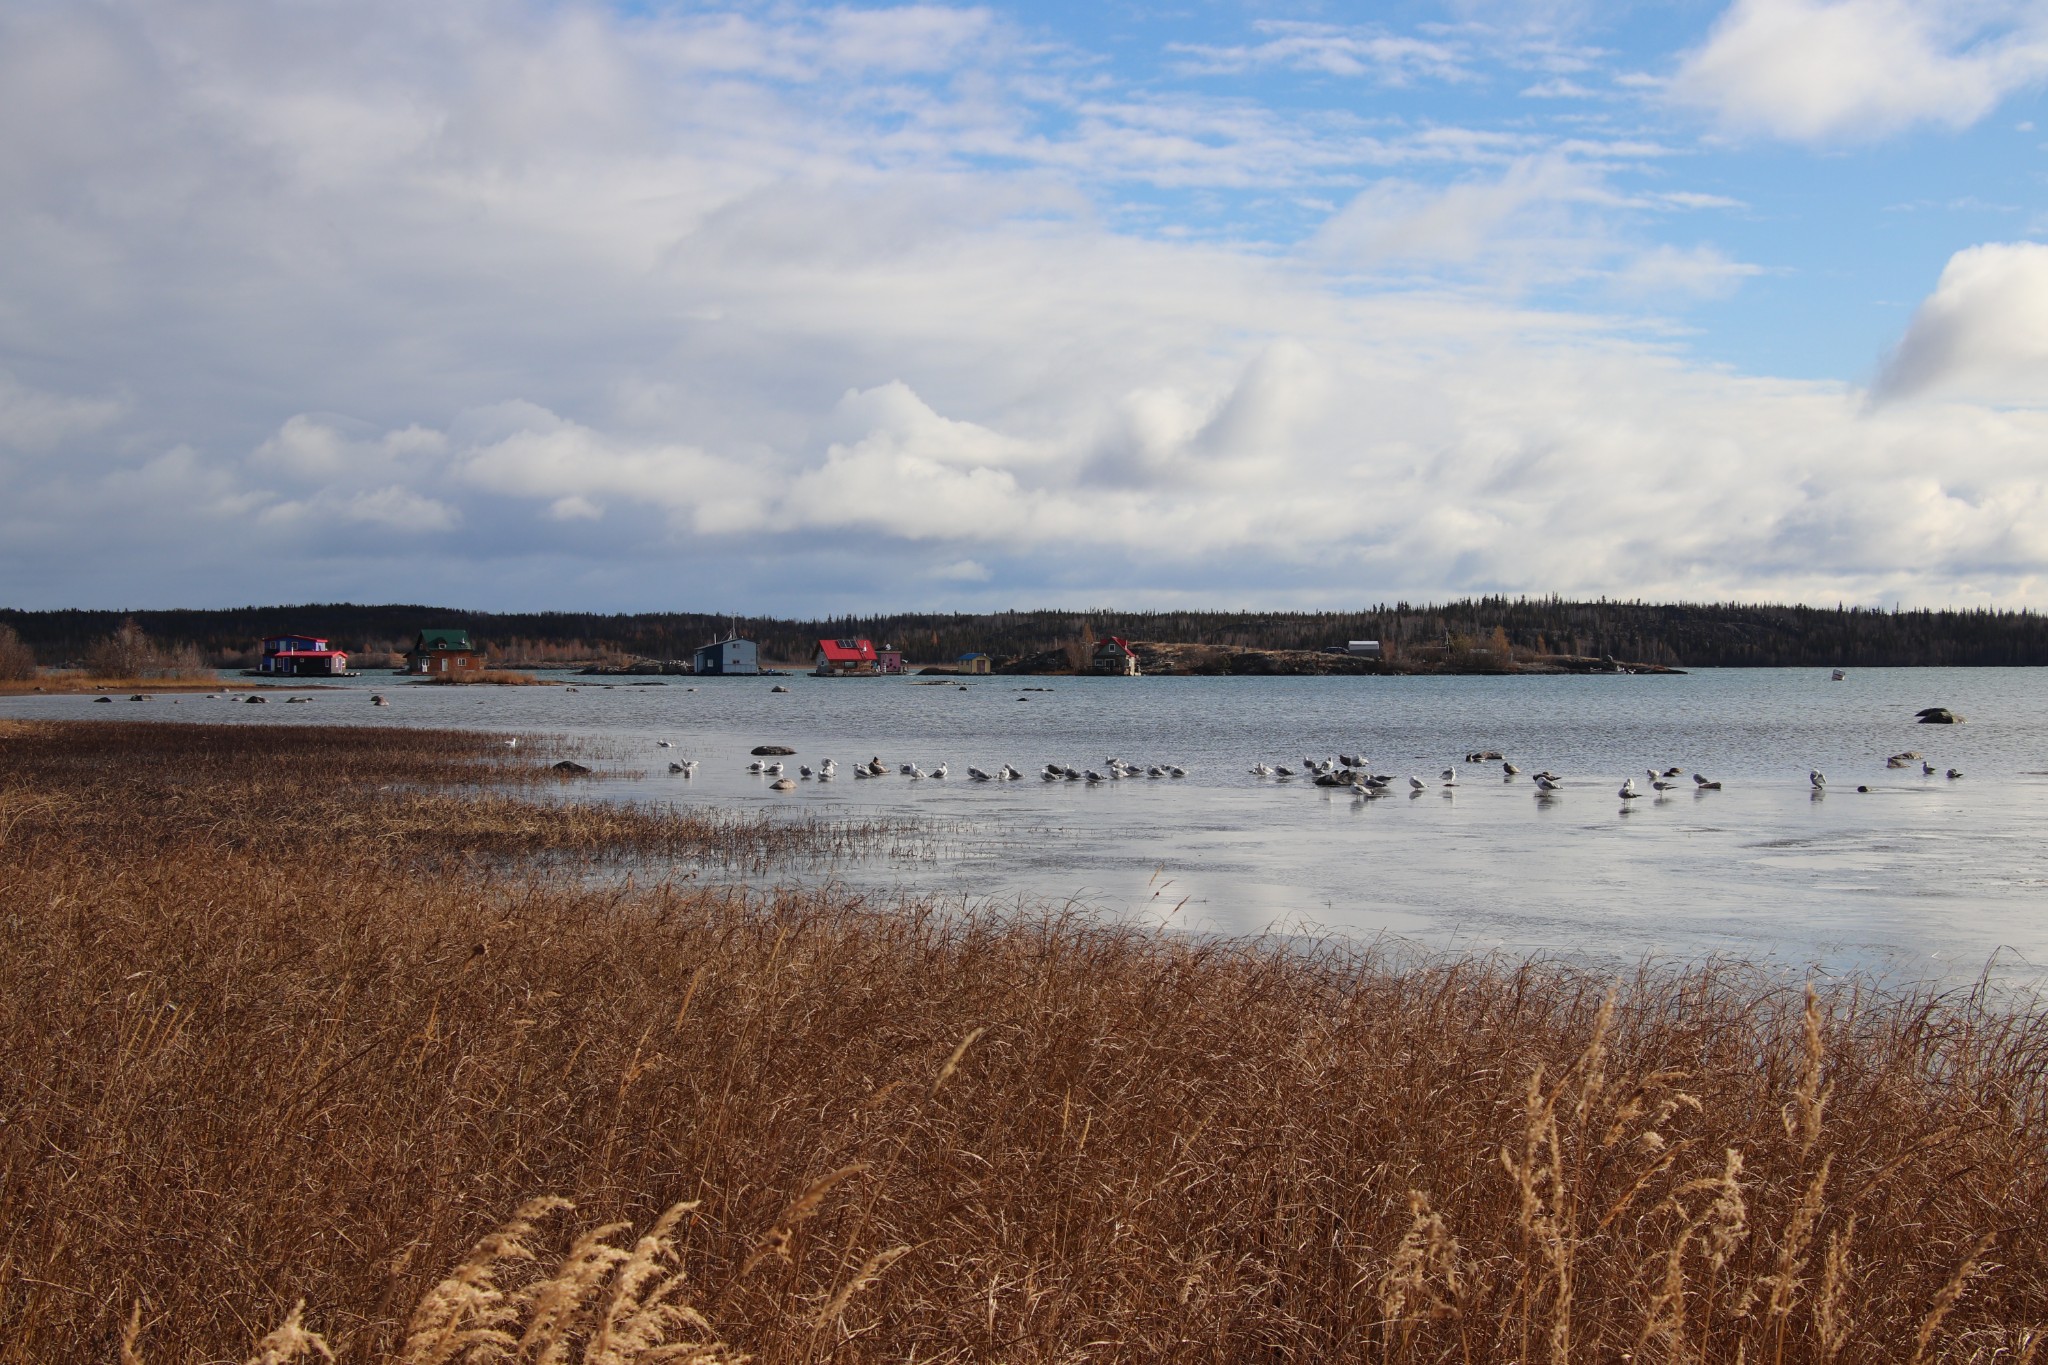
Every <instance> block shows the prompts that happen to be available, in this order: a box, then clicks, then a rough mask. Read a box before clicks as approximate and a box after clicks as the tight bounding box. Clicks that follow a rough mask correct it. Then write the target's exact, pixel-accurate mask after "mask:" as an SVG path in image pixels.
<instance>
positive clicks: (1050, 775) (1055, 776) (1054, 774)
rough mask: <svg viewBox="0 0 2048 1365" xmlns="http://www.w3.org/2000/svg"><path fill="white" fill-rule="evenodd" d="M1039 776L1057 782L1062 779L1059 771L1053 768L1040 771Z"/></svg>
mask: <svg viewBox="0 0 2048 1365" xmlns="http://www.w3.org/2000/svg"><path fill="white" fill-rule="evenodd" d="M1039 776H1040V777H1041V778H1043V779H1044V780H1045V781H1047V782H1057V781H1059V780H1060V774H1059V772H1058V771H1056V770H1055V769H1052V768H1047V769H1046V770H1045V771H1044V772H1042V773H1040V774H1039Z"/></svg>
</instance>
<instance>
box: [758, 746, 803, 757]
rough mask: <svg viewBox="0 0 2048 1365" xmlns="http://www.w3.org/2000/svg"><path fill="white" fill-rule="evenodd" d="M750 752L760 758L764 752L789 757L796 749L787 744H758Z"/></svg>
mask: <svg viewBox="0 0 2048 1365" xmlns="http://www.w3.org/2000/svg"><path fill="white" fill-rule="evenodd" d="M748 752H749V753H752V754H753V755H754V756H755V757H756V758H759V757H761V756H762V755H764V754H776V755H780V756H783V757H787V756H789V755H791V754H794V753H795V752H796V750H794V749H792V748H790V747H789V746H788V745H786V744H757V745H755V746H754V747H753V748H752V749H750V750H749V751H748Z"/></svg>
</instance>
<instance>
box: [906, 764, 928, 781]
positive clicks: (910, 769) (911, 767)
mask: <svg viewBox="0 0 2048 1365" xmlns="http://www.w3.org/2000/svg"><path fill="white" fill-rule="evenodd" d="M903 766H904V768H905V769H906V770H907V772H906V775H907V776H909V777H910V778H912V779H913V780H914V779H917V778H922V777H924V776H926V773H925V770H924V769H922V768H920V767H918V766H917V765H916V764H915V763H906V764H904V765H903Z"/></svg>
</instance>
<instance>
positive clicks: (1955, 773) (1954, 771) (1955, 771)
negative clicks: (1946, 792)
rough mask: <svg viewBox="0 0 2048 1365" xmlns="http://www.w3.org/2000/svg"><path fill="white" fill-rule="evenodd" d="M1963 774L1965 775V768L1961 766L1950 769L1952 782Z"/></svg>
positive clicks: (1949, 776)
mask: <svg viewBox="0 0 2048 1365" xmlns="http://www.w3.org/2000/svg"><path fill="white" fill-rule="evenodd" d="M1962 775H1963V770H1962V769H1961V768H1950V769H1949V770H1948V780H1949V781H1951V782H1953V781H1955V780H1956V779H1957V778H1959V777H1961V776H1962Z"/></svg>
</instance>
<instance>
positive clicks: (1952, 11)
mask: <svg viewBox="0 0 2048 1365" xmlns="http://www.w3.org/2000/svg"><path fill="white" fill-rule="evenodd" d="M2044 78H2048V15H2044V14H2043V12H2042V10H2041V7H2040V6H2039V5H2038V4H2031V3H2022V2H2021V0H2006V2H2003V3H2001V2H2000V0H1987V3H1976V4H1952V3H1939V2H1938V0H1735V3H1734V4H1732V5H1731V6H1730V7H1729V8H1728V10H1727V12H1726V13H1725V14H1723V15H1722V16H1721V18H1720V20H1719V21H1718V22H1717V23H1716V24H1715V25H1714V28H1713V31H1712V32H1711V33H1710V34H1709V35H1708V37H1707V41H1706V43H1705V44H1704V45H1703V46H1701V47H1700V48H1699V49H1697V50H1696V51H1694V52H1692V53H1690V54H1688V55H1687V56H1686V58H1685V59H1684V61H1683V63H1682V64H1681V65H1680V67H1679V70H1678V72H1677V74H1676V75H1675V76H1674V77H1673V78H1672V80H1671V82H1670V84H1669V87H1668V94H1669V96H1670V98H1672V99H1673V100H1675V101H1677V102H1678V103H1681V104H1685V105H1690V106H1694V107H1697V108H1701V109H1704V110H1707V111H1709V112H1710V113H1712V114H1713V115H1714V116H1715V117H1716V118H1717V119H1719V121H1720V122H1721V123H1722V125H1723V126H1725V127H1726V128H1728V129H1729V130H1730V131H1732V132H1736V133H1767V134H1771V135H1774V136H1777V137H1783V138H1790V139H1793V140H1796V141H1802V142H1820V141H1850V142H1854V141H1870V140H1874V139H1877V138H1881V137H1886V136H1889V135H1890V134H1893V133H1896V132H1898V131H1900V130H1901V129H1904V128H1907V127H1910V126H1912V125H1914V124H1919V123H1933V124H1939V125H1944V126H1947V127H1950V128H1962V127H1967V126H1968V125H1970V124H1973V123H1975V122H1977V121H1978V120H1979V119H1981V118H1983V117H1984V116H1985V115H1986V114H1988V113H1990V112H1991V110H1992V109H1993V108H1995V107H1996V106H1997V105H1998V104H1999V102H2000V101H2001V100H2003V99H2004V98H2005V97H2006V96H2008V95H2010V94H2012V93H2013V92H2014V91H2016V90H2019V89H2021V88H2023V87H2026V86H2028V85H2033V84H2038V83H2039V82H2040V81H2042V80H2043V79H2044Z"/></svg>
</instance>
